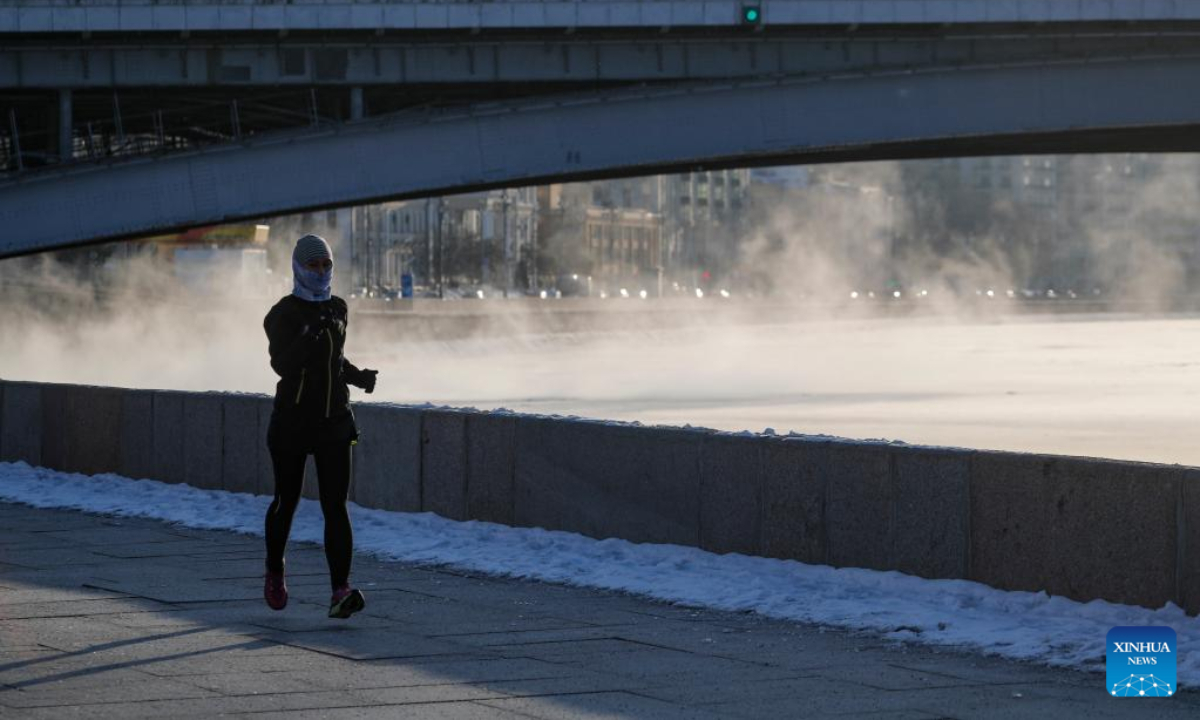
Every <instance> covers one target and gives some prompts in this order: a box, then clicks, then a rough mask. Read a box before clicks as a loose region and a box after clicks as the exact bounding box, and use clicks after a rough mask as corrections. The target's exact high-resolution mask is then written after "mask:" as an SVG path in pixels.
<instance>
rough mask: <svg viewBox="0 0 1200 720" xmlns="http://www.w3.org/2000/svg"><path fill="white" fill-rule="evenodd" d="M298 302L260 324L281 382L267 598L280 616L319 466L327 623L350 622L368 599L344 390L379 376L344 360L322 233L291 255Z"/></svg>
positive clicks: (274, 424) (342, 311)
mask: <svg viewBox="0 0 1200 720" xmlns="http://www.w3.org/2000/svg"><path fill="white" fill-rule="evenodd" d="M292 276H293V278H294V282H293V285H294V289H293V290H292V294H291V295H288V296H287V297H285V298H283V299H282V300H280V301H279V302H277V303H276V304H275V307H273V308H271V311H270V312H268V313H267V317H266V319H265V320H264V321H263V327H264V328H265V329H266V331H267V340H268V341H269V344H270V347H269V350H270V353H271V368H272V369H273V370H274V371H275V372H276V373H277V374H278V375H279V382H278V383H277V384H276V386H275V408H274V411H273V412H272V413H271V425H270V427H269V428H268V430H267V448H268V449H269V450H270V451H271V463H272V465H274V469H275V499H274V500H273V501H272V502H271V506H270V508H268V509H267V572H266V580H265V583H264V588H263V594H264V595H265V597H266V600H267V605H269V606H271V608H272V609H274V610H282V609H283V608H284V607H286V606H287V600H288V591H287V583H286V582H285V580H284V560H283V554H284V549H285V548H286V546H287V540H288V534H289V533H290V532H291V529H292V517H293V515H295V513H296V506H297V505H298V504H299V503H300V491H301V490H302V489H303V487H304V464H305V462H306V460H307V458H308V456H309V455H310V454H311V455H312V456H313V457H314V458H315V460H316V466H317V483H318V487H319V488H320V496H321V512H322V513H323V514H324V516H325V559H326V560H327V561H328V563H329V581H330V583H331V584H332V586H333V599H332V600H331V601H330V604H329V617H331V618H348V617H350V616H351V615H353V614H354V613H356V612H358V611H359V610H362V609H363V607H364V606H365V605H366V599H365V598H364V597H363V594H362V592H361V591H359V590H355V589H354V588H351V587H350V559H351V556H352V555H353V552H354V535H353V531H352V530H351V528H350V515H349V514H348V513H347V512H346V499H347V497H348V494H349V491H350V475H351V462H352V457H351V456H352V454H353V448H354V445H355V443H356V442H357V441H358V429H357V428H356V427H355V424H354V414H353V413H352V412H351V411H350V391H349V389H348V388H347V387H346V383H350V384H351V385H354V386H356V387H359V388H362V389H363V390H366V391H367V392H368V393H370V392H372V391H373V390H374V389H375V376H376V374H377V372H376V371H375V370H366V369H363V370H359V369H358V368H356V367H354V365H352V364H350V362H349V361H348V360H346V359H345V357H343V355H342V349H343V347H344V346H345V343H346V322H347V312H346V302H345V301H344V300H342V299H341V298H339V297H334V296H333V295H332V294H331V293H330V282H331V281H332V280H333V253H332V252H330V249H329V243H327V242H325V240H324V239H323V238H320V237H318V236H316V235H305V236H304V237H302V238H300V239H299V240H297V241H296V248H295V250H293V251H292Z"/></svg>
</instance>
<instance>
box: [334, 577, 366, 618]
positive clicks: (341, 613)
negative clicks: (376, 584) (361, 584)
mask: <svg viewBox="0 0 1200 720" xmlns="http://www.w3.org/2000/svg"><path fill="white" fill-rule="evenodd" d="M366 606H367V599H366V598H364V597H363V594H362V591H361V590H353V589H351V588H350V586H349V585H343V586H341V587H340V588H338V589H337V590H334V591H333V599H332V600H330V601H329V617H331V618H338V619H339V620H345V619H346V618H348V617H350V616H351V615H353V614H354V613H356V612H358V611H359V610H362V609H363V608H364V607H366Z"/></svg>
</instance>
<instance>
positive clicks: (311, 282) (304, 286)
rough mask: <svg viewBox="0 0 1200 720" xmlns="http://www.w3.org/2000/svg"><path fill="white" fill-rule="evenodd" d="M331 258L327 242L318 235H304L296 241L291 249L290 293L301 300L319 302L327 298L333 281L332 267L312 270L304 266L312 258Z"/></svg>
mask: <svg viewBox="0 0 1200 720" xmlns="http://www.w3.org/2000/svg"><path fill="white" fill-rule="evenodd" d="M321 259H324V260H333V252H332V251H331V250H330V249H329V243H327V242H325V238H323V237H320V236H318V235H305V236H304V237H302V238H300V239H299V240H297V241H296V249H295V250H293V251H292V294H293V295H295V296H296V297H298V298H300V299H301V300H308V301H310V302H319V301H321V300H328V299H329V298H330V295H331V294H332V293H331V292H330V288H329V285H330V283H331V282H333V269H332V268H331V269H330V270H328V271H324V270H321V271H314V270H309V269H308V268H306V267H304V264H305V263H307V262H311V261H312V260H321Z"/></svg>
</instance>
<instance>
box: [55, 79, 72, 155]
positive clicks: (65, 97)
mask: <svg viewBox="0 0 1200 720" xmlns="http://www.w3.org/2000/svg"><path fill="white" fill-rule="evenodd" d="M72 109H73V108H72V98H71V90H70V88H63V89H62V90H59V91H58V157H59V159H60V160H61V161H63V162H64V163H67V162H71V159H72V157H73V155H74V151H75V142H74V136H73V135H72V133H71V116H72V113H71V111H72Z"/></svg>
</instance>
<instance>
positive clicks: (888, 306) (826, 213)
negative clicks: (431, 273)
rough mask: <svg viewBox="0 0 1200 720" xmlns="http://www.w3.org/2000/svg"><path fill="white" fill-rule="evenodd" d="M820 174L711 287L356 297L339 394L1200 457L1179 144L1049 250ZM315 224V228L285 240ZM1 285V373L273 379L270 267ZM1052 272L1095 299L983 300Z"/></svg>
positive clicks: (266, 382) (845, 169) (41, 269)
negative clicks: (266, 276)
mask: <svg viewBox="0 0 1200 720" xmlns="http://www.w3.org/2000/svg"><path fill="white" fill-rule="evenodd" d="M826 173H827V174H826V179H827V180H828V182H826V183H824V184H823V185H822V186H821V187H820V188H818V189H814V190H813V191H811V192H809V193H807V194H805V195H803V196H802V197H800V198H799V199H796V198H792V199H791V200H790V201H788V202H782V201H780V202H777V203H776V204H774V205H773V206H772V207H771V211H770V212H762V210H761V206H760V210H759V214H760V215H761V216H762V218H763V220H762V222H760V223H759V224H758V225H757V227H756V228H755V229H754V232H753V233H752V235H751V237H750V238H749V240H748V241H747V242H746V243H745V244H744V246H743V248H742V250H741V253H740V255H739V256H738V258H737V262H736V264H735V265H734V266H733V267H731V268H730V269H729V271H728V272H727V273H725V275H724V276H723V277H721V278H720V281H721V282H722V283H724V284H725V285H727V286H728V287H729V289H730V290H731V293H732V298H730V299H728V300H724V299H722V298H720V297H719V296H718V297H712V296H711V295H710V296H709V297H706V298H705V299H703V300H699V299H695V298H675V299H661V300H656V299H653V298H652V299H649V300H640V299H638V298H636V297H634V298H630V299H627V300H618V299H610V300H606V301H599V300H596V299H582V298H579V299H564V300H561V301H539V300H537V299H530V300H524V299H523V300H512V301H499V300H497V301H491V302H488V301H485V302H471V301H462V302H455V303H438V302H436V301H426V302H425V303H418V306H417V309H416V310H415V311H413V312H409V313H400V314H398V315H381V314H378V313H377V312H376V311H374V310H371V309H368V308H366V307H364V306H361V305H359V306H354V307H352V316H351V326H350V333H351V337H350V342H349V345H348V347H347V356H348V357H349V358H350V359H351V360H352V361H353V362H355V363H356V364H358V365H359V366H360V367H371V368H378V369H379V370H380V376H379V388H378V390H377V391H376V394H375V395H374V396H366V395H363V394H362V393H361V392H360V391H357V390H354V391H353V396H354V398H355V399H356V400H382V401H397V402H409V403H425V402H430V403H434V404H448V405H455V406H473V407H478V408H481V409H490V408H496V407H505V408H509V409H512V410H527V411H533V412H548V413H559V414H570V415H583V416H589V417H598V418H611V419H621V420H636V421H641V422H644V423H650V424H658V423H666V424H691V425H699V426H706V427H715V428H720V429H727V430H751V431H763V430H764V429H767V428H770V429H772V430H773V431H775V432H779V433H786V432H789V431H796V432H801V433H808V434H834V435H842V436H848V437H856V438H886V439H894V440H903V441H907V442H912V443H926V444H945V445H961V446H968V447H979V448H995V449H1010V450H1029V451H1040V452H1056V453H1066V454H1082V455H1099V456H1108V457H1121V458H1130V459H1139V460H1153V461H1163V462H1181V463H1186V464H1192V465H1200V446H1197V445H1196V443H1195V438H1196V437H1198V436H1200V413H1197V412H1196V411H1195V408H1196V407H1197V402H1196V399H1197V398H1196V396H1197V395H1200V365H1198V363H1200V352H1198V351H1200V320H1198V319H1195V318H1193V317H1190V316H1172V317H1161V316H1157V315H1154V314H1153V313H1159V312H1161V311H1165V310H1174V309H1179V308H1181V307H1185V306H1186V301H1187V299H1188V298H1189V297H1190V293H1191V292H1192V291H1194V290H1195V282H1196V278H1195V277H1194V272H1193V269H1192V268H1193V263H1195V260H1194V259H1193V254H1194V252H1195V249H1196V240H1197V238H1196V230H1195V229H1194V227H1198V226H1200V224H1198V223H1197V222H1196V221H1197V219H1200V213H1198V212H1197V211H1196V208H1200V187H1198V184H1197V183H1198V179H1200V172H1197V170H1196V162H1195V159H1194V158H1192V157H1178V158H1176V157H1172V158H1167V159H1166V160H1165V162H1163V163H1161V165H1160V167H1159V170H1158V171H1157V172H1156V174H1154V175H1153V176H1152V177H1148V178H1146V179H1145V181H1144V182H1141V183H1140V184H1139V186H1138V188H1139V189H1138V191H1137V192H1136V193H1134V194H1133V195H1132V196H1131V198H1130V197H1127V198H1126V200H1124V201H1123V202H1128V208H1127V209H1114V208H1111V207H1110V208H1102V209H1100V210H1095V211H1093V212H1081V213H1080V214H1079V217H1080V222H1079V223H1078V225H1077V226H1076V227H1075V228H1073V229H1072V235H1071V237H1070V238H1069V239H1063V238H1060V242H1061V244H1059V245H1054V244H1052V242H1051V240H1052V238H1050V237H1049V236H1048V235H1046V234H1045V232H1044V228H1043V229H1041V230H1039V231H1038V232H1041V233H1042V235H1040V236H1036V237H1035V236H1033V235H1029V234H1027V235H1024V236H1022V235H1020V232H1019V231H1020V228H1021V225H1020V220H1021V219H1020V218H1019V217H1018V214H1014V212H1013V211H1012V209H1011V208H1004V207H992V206H988V207H985V208H983V211H985V212H987V213H989V214H990V217H991V218H992V222H989V223H982V224H981V225H980V226H979V228H977V232H976V233H975V234H973V235H971V236H970V237H959V238H957V239H955V238H953V237H948V236H946V237H943V236H940V235H939V233H941V232H942V230H938V229H936V228H932V227H931V224H930V219H929V218H930V216H931V215H930V213H928V212H926V210H927V208H923V207H922V206H921V205H920V204H919V203H913V202H909V201H907V200H905V198H912V197H913V196H914V194H915V193H914V192H913V191H912V189H911V188H909V187H906V185H905V183H906V182H909V181H910V180H911V173H910V172H908V171H906V169H905V168H904V167H903V166H900V165H896V164H868V165H858V166H841V167H834V168H830V169H828V170H827V171H826ZM864 187H866V188H867V189H866V190H863V188H864ZM1114 217H1124V218H1128V221H1127V222H1126V223H1124V224H1121V225H1114V224H1113V223H1112V222H1111V220H1112V218H1114ZM281 229H282V228H281V227H280V226H278V225H273V227H272V232H273V233H276V234H278V233H280V231H281ZM314 229H315V230H316V231H317V232H322V233H323V234H325V235H326V236H327V237H329V233H328V230H327V229H325V228H299V227H295V228H289V231H290V234H289V237H290V236H294V233H298V232H302V231H308V230H314ZM943 229H944V228H943ZM329 239H330V241H331V243H332V244H334V245H335V252H336V245H337V243H338V242H339V239H338V238H336V237H330V238H329ZM275 260H278V258H276V259H275ZM336 272H337V271H335V274H336ZM1056 273H1057V274H1056ZM279 277H280V278H281V280H282V279H283V276H282V274H280V275H279ZM1072 278H1074V279H1075V280H1076V281H1077V284H1075V285H1074V287H1068V286H1067V284H1069V282H1068V281H1069V280H1071V279H1072ZM0 280H2V282H3V286H2V291H0V302H2V303H3V307H4V312H3V313H0V333H2V337H3V338H4V350H3V352H2V353H0V377H4V378H8V379H25V380H43V381H58V382H76V383H89V384H100V385H113V386H122V387H149V388H173V389H183V390H224V391H245V392H259V393H270V392H272V391H273V387H274V382H275V379H276V378H275V376H274V375H273V373H272V372H271V370H270V368H269V366H268V364H267V351H266V338H265V335H264V333H263V330H262V325H261V323H262V318H263V316H264V315H265V314H266V312H267V310H268V309H269V307H270V306H271V305H272V304H273V303H274V302H275V301H276V300H277V299H278V297H279V296H281V295H282V294H283V293H284V292H285V291H286V290H285V283H283V282H280V283H279V287H278V288H276V289H275V291H274V294H273V295H270V296H265V297H256V298H249V297H236V296H234V294H232V293H229V292H226V290H225V289H224V288H222V287H221V286H220V285H219V284H218V285H215V286H213V287H210V288H208V289H207V290H206V291H204V292H201V293H199V294H196V293H188V292H184V291H183V290H181V289H180V288H179V287H178V286H177V283H175V282H174V279H173V278H172V276H171V275H170V272H169V270H164V268H163V267H161V266H159V265H156V264H155V263H153V262H151V261H149V260H148V259H145V258H135V259H130V260H124V261H121V262H120V263H115V264H113V267H112V268H111V277H110V278H109V280H108V281H107V282H106V283H105V284H104V287H105V290H104V291H103V292H96V291H95V290H94V289H93V286H92V284H91V283H90V282H89V281H88V280H86V279H85V278H82V277H79V276H77V275H76V273H75V272H74V271H73V270H71V269H69V268H68V267H67V266H64V265H62V264H60V263H57V262H56V261H54V260H51V259H49V258H34V259H20V260H10V261H5V262H3V263H0ZM1051 283H1053V284H1054V285H1057V288H1056V289H1057V290H1058V291H1059V293H1065V292H1066V291H1067V290H1072V291H1074V292H1076V293H1078V294H1080V295H1081V296H1083V297H1080V298H1079V300H1080V301H1082V300H1083V299H1094V298H1092V296H1089V295H1088V293H1090V292H1091V291H1092V288H1093V287H1095V288H1099V289H1101V290H1102V295H1100V296H1098V297H1099V299H1100V300H1102V301H1103V303H1104V304H1103V305H1095V304H1089V305H1085V306H1080V307H1081V309H1082V310H1085V311H1087V313H1089V314H1085V315H1040V314H1038V315H1030V314H1028V313H1023V312H1017V309H1018V307H1026V308H1027V307H1030V305H1028V304H1026V305H1025V306H1020V304H1019V303H1017V302H1016V301H1015V300H1009V299H1008V297H1007V293H1008V291H1010V290H1012V291H1014V292H1015V293H1016V294H1017V296H1018V297H1017V298H1016V300H1020V299H1021V295H1020V294H1021V293H1022V292H1023V291H1036V292H1038V293H1041V296H1040V298H1039V302H1040V303H1041V304H1040V305H1037V306H1036V307H1049V306H1053V303H1052V302H1051V303H1050V304H1049V305H1047V302H1048V301H1046V299H1045V291H1046V290H1047V289H1049V288H1050V285H1051ZM989 289H990V290H993V291H994V292H995V293H997V295H996V297H994V298H988V297H987V296H986V295H985V294H983V293H985V292H986V291H987V290H989ZM921 291H924V292H925V293H927V295H925V296H920V295H918V293H920V292H921ZM854 292H858V293H860V294H861V295H860V297H859V298H852V297H851V293H854ZM893 292H899V293H900V294H901V295H902V297H901V298H900V299H899V300H896V299H894V298H887V299H885V297H884V296H885V295H890V294H891V293H893ZM867 293H875V294H876V295H877V296H878V297H876V298H875V300H874V301H872V302H870V303H868V302H867V301H868V297H867ZM752 296H753V297H752ZM1114 309H1117V310H1121V311H1122V314H1114V313H1112V312H1110V311H1112V310H1114ZM1131 309H1132V310H1136V311H1137V314H1136V315H1135V314H1131V313H1130V310H1131ZM1099 313H1105V314H1099Z"/></svg>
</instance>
